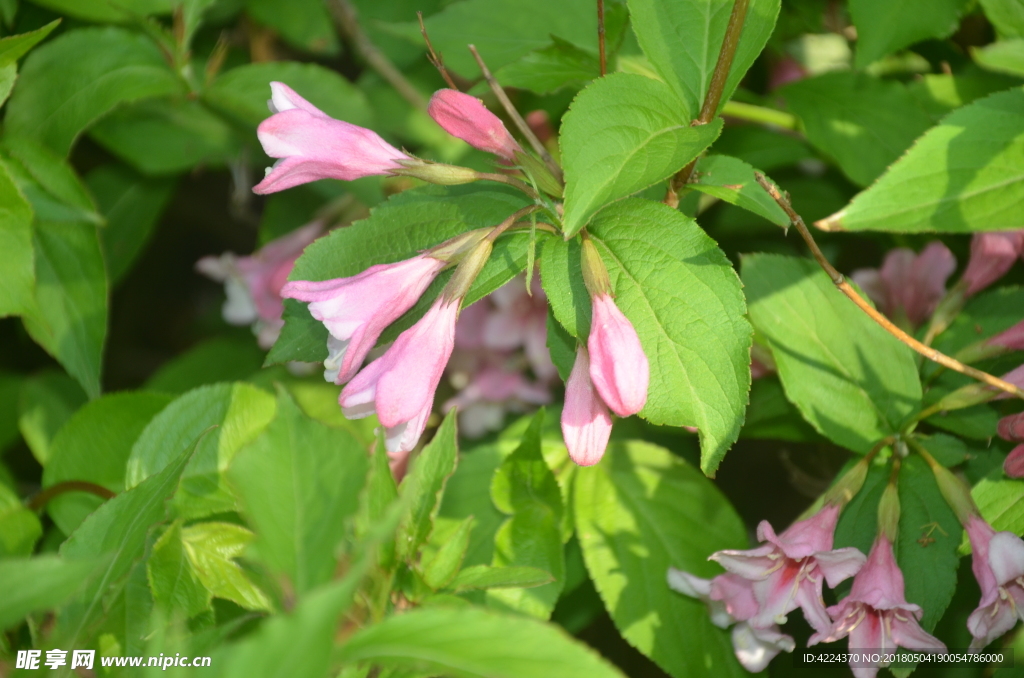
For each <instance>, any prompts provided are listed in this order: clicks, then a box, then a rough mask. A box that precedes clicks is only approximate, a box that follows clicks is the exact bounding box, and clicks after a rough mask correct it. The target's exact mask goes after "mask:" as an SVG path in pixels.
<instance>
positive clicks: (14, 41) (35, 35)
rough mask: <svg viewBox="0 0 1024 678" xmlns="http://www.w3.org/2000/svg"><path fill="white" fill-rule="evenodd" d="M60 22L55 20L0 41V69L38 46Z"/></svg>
mask: <svg viewBox="0 0 1024 678" xmlns="http://www.w3.org/2000/svg"><path fill="white" fill-rule="evenodd" d="M60 21H61V20H60V19H57V20H55V21H51V22H50V23H48V24H46V25H45V26H43V27H42V28H37V29H36V30H34V31H29V32H28V33H21V34H20V35H12V36H9V37H6V38H4V39H2V40H0V68H5V67H7V66H9V65H11V64H13V63H14V62H15V61H17V60H18V59H20V58H21V57H23V56H24V55H25V54H26V53H27V52H28V51H29V50H30V49H32V48H33V47H35V46H36V45H37V44H39V42H40V41H42V40H43V38H45V37H46V36H48V35H49V34H50V33H51V32H52V31H53V29H54V28H56V27H57V25H58V24H59V23H60Z"/></svg>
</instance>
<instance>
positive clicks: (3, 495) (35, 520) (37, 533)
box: [0, 484, 43, 559]
mask: <svg viewBox="0 0 1024 678" xmlns="http://www.w3.org/2000/svg"><path fill="white" fill-rule="evenodd" d="M41 536H43V526H42V524H41V523H40V522H39V517H38V516H36V514H35V512H34V511H31V510H29V509H28V508H26V507H25V504H23V503H22V501H21V499H20V498H19V497H18V495H17V494H15V493H14V491H13V490H11V489H10V488H9V487H7V486H6V485H3V484H0V559H3V558H11V557H14V556H27V555H31V553H32V551H33V550H35V545H36V541H38V540H39V538H40V537H41Z"/></svg>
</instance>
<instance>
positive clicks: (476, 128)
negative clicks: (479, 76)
mask: <svg viewBox="0 0 1024 678" xmlns="http://www.w3.org/2000/svg"><path fill="white" fill-rule="evenodd" d="M427 112H428V113H430V117H432V118H433V119H434V120H435V121H436V122H437V124H438V125H440V126H441V127H442V129H444V131H446V132H448V134H451V135H452V136H453V137H457V138H459V139H462V140H463V141H465V142H466V143H468V144H469V145H470V146H473V147H474V148H479V149H480V150H481V151H487V152H488V153H493V154H494V155H497V156H499V157H501V158H503V159H505V160H508V161H509V162H514V161H515V159H516V152H517V151H519V152H522V150H523V149H522V148H521V147H520V146H519V144H518V143H516V140H515V139H513V138H512V135H511V134H509V133H508V130H507V129H505V124H504V123H503V122H501V120H500V119H499V118H498V116H496V115H494V114H493V113H491V112H490V111H489V110H487V107H486V106H484V104H483V102H482V101H480V100H479V99H477V98H476V97H474V96H471V95H469V94H463V93H462V92H459V91H457V90H454V89H440V90H438V91H436V92H434V96H432V97H431V98H430V104H429V105H428V106H427Z"/></svg>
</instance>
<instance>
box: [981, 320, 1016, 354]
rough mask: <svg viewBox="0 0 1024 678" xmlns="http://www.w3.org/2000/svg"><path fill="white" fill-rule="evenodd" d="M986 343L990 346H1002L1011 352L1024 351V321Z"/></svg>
mask: <svg viewBox="0 0 1024 678" xmlns="http://www.w3.org/2000/svg"><path fill="white" fill-rule="evenodd" d="M985 343H986V344H988V345H990V346H1000V347H1002V348H1005V349H1009V350H1011V351H1024V320H1022V321H1021V322H1019V323H1017V324H1016V325H1014V326H1013V327H1010V328H1009V329H1006V330H1003V331H1002V332H1000V333H999V334H997V335H995V336H994V337H992V338H990V339H987V340H985Z"/></svg>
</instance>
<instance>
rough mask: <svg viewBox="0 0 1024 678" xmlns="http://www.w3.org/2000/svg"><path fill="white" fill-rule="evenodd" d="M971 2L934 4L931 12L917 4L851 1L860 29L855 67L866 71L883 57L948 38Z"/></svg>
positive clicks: (933, 0) (945, 0) (952, 0)
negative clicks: (917, 44)
mask: <svg viewBox="0 0 1024 678" xmlns="http://www.w3.org/2000/svg"><path fill="white" fill-rule="evenodd" d="M969 4H970V3H969V2H968V1H967V0H931V2H929V3H928V11H921V7H920V6H918V5H915V4H914V3H907V2H887V1H886V0H850V15H851V16H852V17H853V23H854V25H855V26H856V27H857V56H856V59H855V65H856V66H857V68H864V67H866V66H868V65H870V64H871V63H873V62H875V61H877V60H879V59H881V58H882V57H884V56H886V55H888V54H892V53H893V52H895V51H897V50H900V49H903V48H905V47H909V46H910V45H913V44H914V43H915V42H919V41H921V40H925V39H927V38H944V37H946V36H947V35H949V34H951V33H952V32H953V31H954V30H956V26H957V21H958V20H959V18H960V15H961V14H962V13H963V12H964V10H966V9H967V6H968V5H969Z"/></svg>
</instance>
